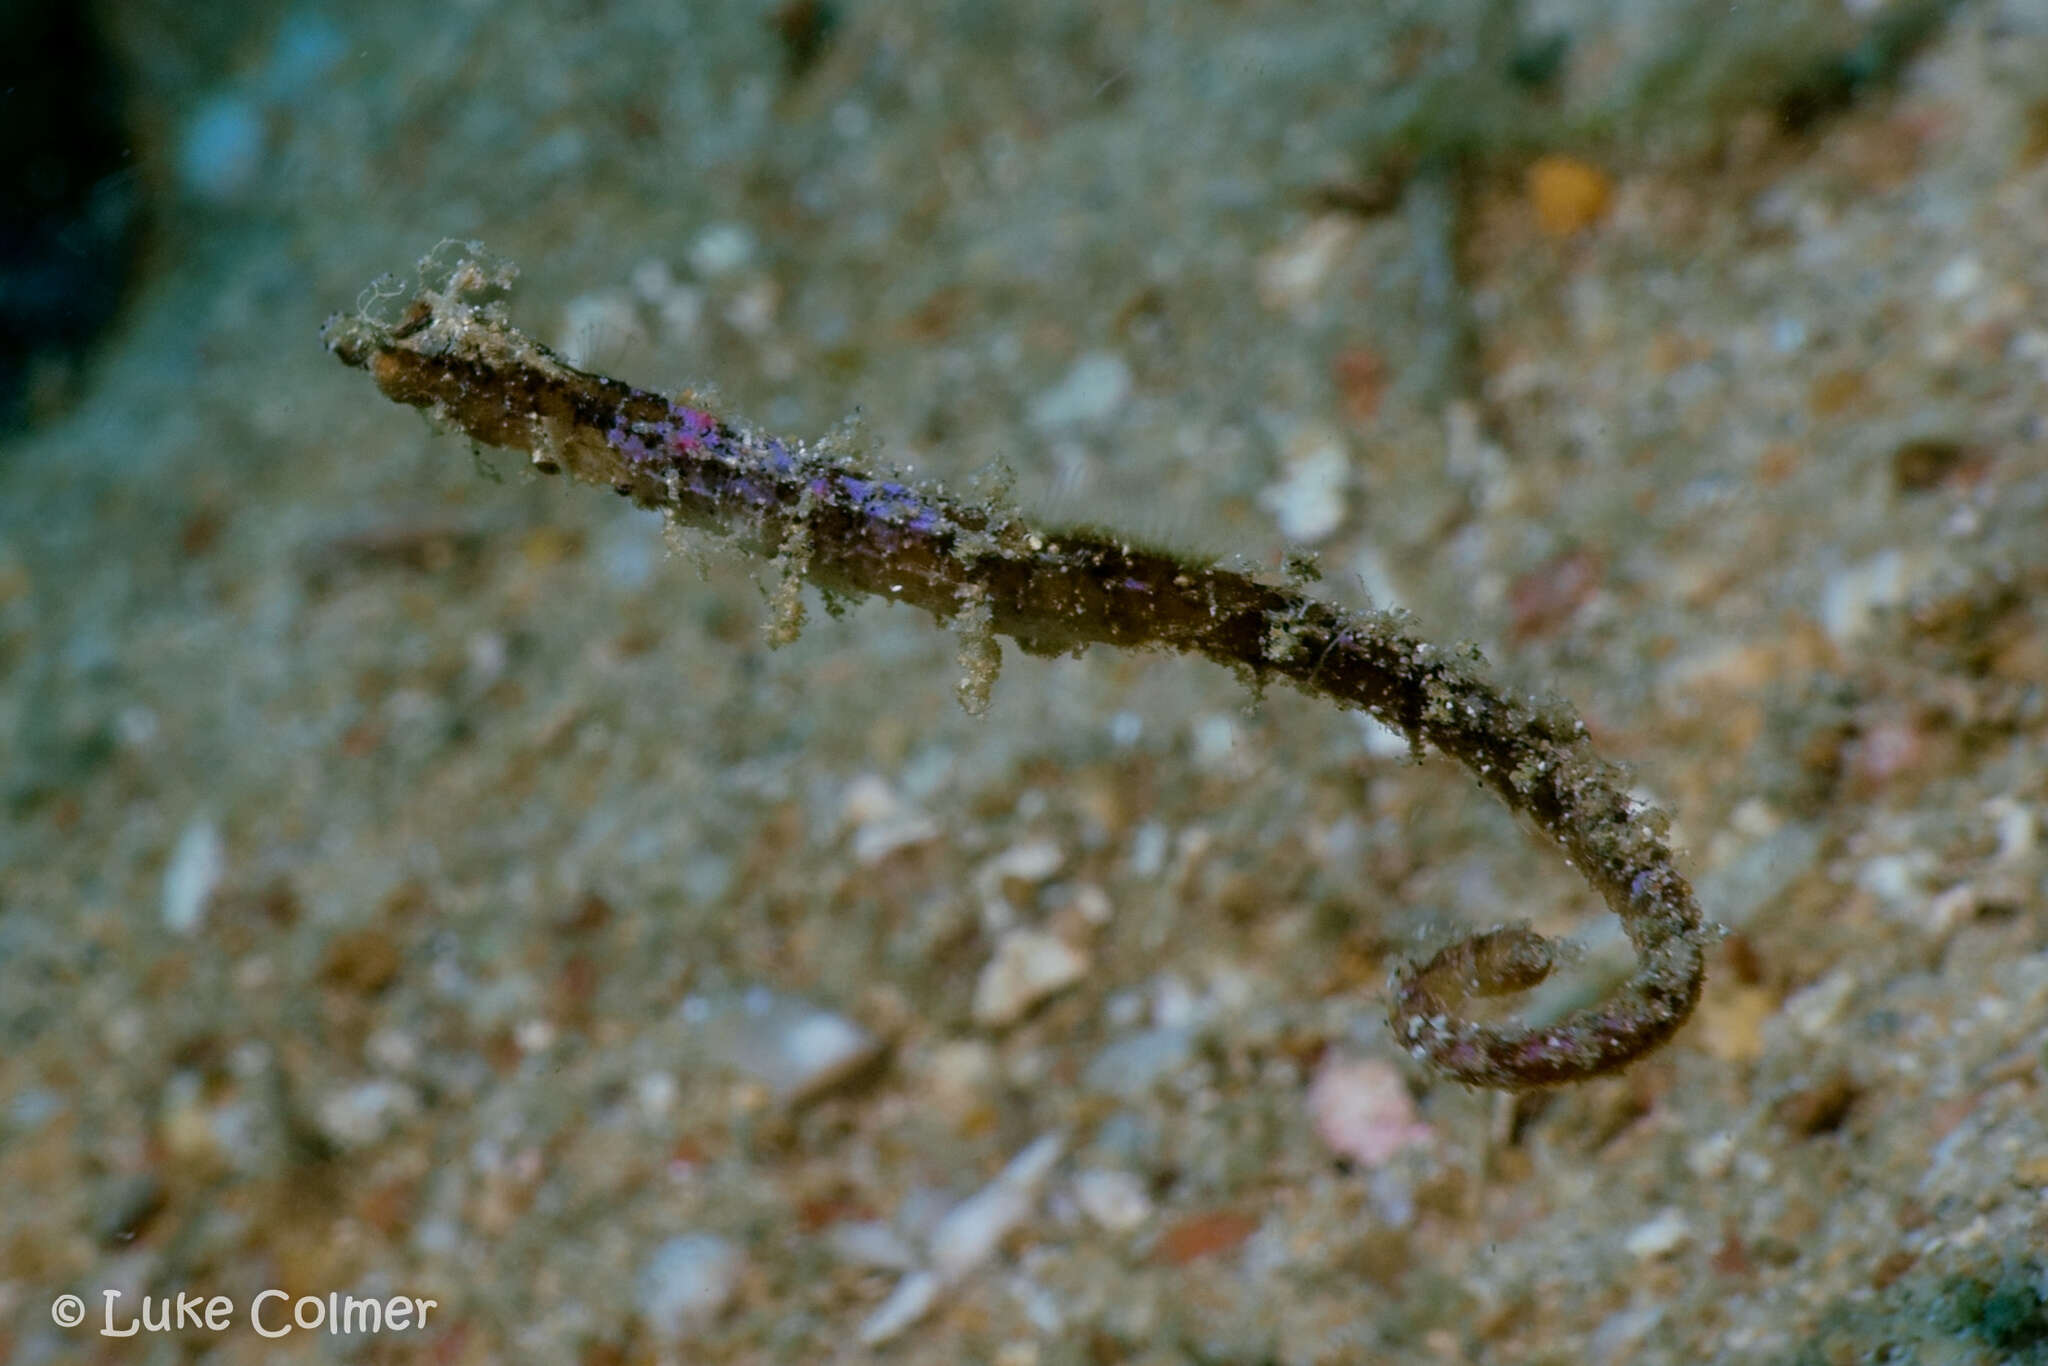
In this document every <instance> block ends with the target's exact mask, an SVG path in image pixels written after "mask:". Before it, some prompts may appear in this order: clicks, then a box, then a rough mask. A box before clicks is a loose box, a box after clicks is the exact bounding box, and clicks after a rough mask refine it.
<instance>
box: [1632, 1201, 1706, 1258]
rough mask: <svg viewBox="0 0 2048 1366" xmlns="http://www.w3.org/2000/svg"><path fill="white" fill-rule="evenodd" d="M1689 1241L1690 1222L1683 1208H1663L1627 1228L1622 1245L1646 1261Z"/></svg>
mask: <svg viewBox="0 0 2048 1366" xmlns="http://www.w3.org/2000/svg"><path fill="white" fill-rule="evenodd" d="M1691 1241H1692V1222H1691V1221H1690V1220H1688V1219H1687V1218H1686V1217H1685V1213H1684V1211H1682V1210H1678V1209H1663V1210H1659V1211H1658V1212H1657V1213H1656V1214H1655V1215H1654V1216H1653V1217H1651V1218H1650V1219H1648V1220H1646V1221H1645V1222H1643V1223H1640V1224H1637V1225H1636V1226H1635V1227H1634V1228H1632V1229H1630V1230H1629V1231H1628V1236H1627V1237H1625V1238H1623V1239H1622V1240H1621V1245H1622V1247H1623V1248H1624V1249H1625V1250H1626V1251H1627V1252H1628V1254H1629V1255H1630V1256H1631V1257H1634V1258H1635V1259H1636V1260H1637V1261H1643V1262H1647V1261H1653V1260H1655V1259H1656V1258H1658V1257H1668V1256H1670V1255H1671V1254H1672V1253H1674V1252H1676V1251H1678V1249H1679V1248H1681V1247H1683V1246H1685V1245H1686V1244H1687V1243H1689V1242H1691Z"/></svg>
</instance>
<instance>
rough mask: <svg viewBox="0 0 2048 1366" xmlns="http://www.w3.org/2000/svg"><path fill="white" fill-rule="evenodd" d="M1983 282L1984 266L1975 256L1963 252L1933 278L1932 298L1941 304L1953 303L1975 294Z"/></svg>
mask: <svg viewBox="0 0 2048 1366" xmlns="http://www.w3.org/2000/svg"><path fill="white" fill-rule="evenodd" d="M1983 282H1984V265H1983V263H1982V262H1981V261H1979V260H1978V259H1977V258H1976V257H1975V256H1973V255H1971V254H1969V253H1968V252H1965V253H1964V254H1963V255H1961V256H1958V257H1956V258H1955V259H1954V260H1952V261H1950V262H1949V263H1948V264H1947V265H1945V266H1943V267H1942V268H1941V270H1940V272H1939V273H1938V274H1936V275H1935V277H1934V297H1935V298H1937V299H1939V300H1941V301H1942V302H1943V303H1949V304H1952V303H1955V302H1957V301H1958V300H1961V299H1966V298H1968V297H1969V296H1970V295H1972V294H1974V293H1976V292H1977V288H1978V286H1979V285H1981V284H1982V283H1983Z"/></svg>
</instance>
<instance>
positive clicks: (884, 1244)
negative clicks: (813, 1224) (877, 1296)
mask: <svg viewBox="0 0 2048 1366" xmlns="http://www.w3.org/2000/svg"><path fill="white" fill-rule="evenodd" d="M825 1236H826V1239H827V1241H828V1242H830V1243H831V1245H832V1250H833V1252H835V1253H837V1254H838V1255H839V1258H840V1260H841V1261H845V1262H849V1263H851V1264H852V1265H854V1266H871V1267H880V1268H882V1269H883V1270H886V1271H908V1270H910V1268H911V1267H913V1266H915V1265H917V1253H916V1252H914V1251H912V1250H911V1247H910V1244H908V1243H906V1242H904V1241H903V1235H901V1234H899V1233H898V1232H897V1231H896V1230H895V1229H893V1228H891V1227H889V1225H887V1224H885V1223H883V1222H882V1221H881V1220H880V1219H849V1220H846V1221H844V1222H842V1223H837V1224H834V1225H833V1226H832V1230H831V1232H829V1233H828V1234H826V1235H825Z"/></svg>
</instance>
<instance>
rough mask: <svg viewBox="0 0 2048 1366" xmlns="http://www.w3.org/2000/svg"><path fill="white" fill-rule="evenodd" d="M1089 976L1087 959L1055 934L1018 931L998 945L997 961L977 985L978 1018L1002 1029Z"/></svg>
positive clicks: (991, 962) (983, 972) (992, 961)
mask: <svg viewBox="0 0 2048 1366" xmlns="http://www.w3.org/2000/svg"><path fill="white" fill-rule="evenodd" d="M1087 972H1088V955H1087V954H1085V953H1083V952H1082V951H1081V950H1079V949H1077V948H1075V947H1073V946H1072V945H1071V944H1068V943H1067V942H1066V941H1065V940H1064V939H1061V938H1060V937H1059V936H1058V935H1056V934H1049V933H1047V932H1046V931H1044V930H1033V929H1014V930H1007V931H1005V932H1004V933H1003V936H1002V938H1001V939H999V940H997V941H996V951H995V955H994V957H992V958H990V959H989V961H988V965H987V966H986V967H984V968H983V969H982V970H981V978H980V980H979V981H977V982H976V983H975V984H974V1019H975V1022H976V1023H978V1024H981V1025H985V1026H989V1027H992V1028H1000V1027H1001V1026H1003V1025H1007V1024H1013V1023H1015V1022H1016V1021H1018V1020H1020V1019H1022V1018H1023V1017H1024V1016H1025V1014H1026V1013H1028V1012H1029V1011H1030V1010H1031V1008H1032V1007H1033V1006H1035V1005H1037V1004H1038V1003H1039V1002H1040V1001H1043V1000H1045V999H1046V998H1047V997H1048V996H1051V995H1053V994H1054V993H1056V992H1060V991H1064V990H1065V989H1066V988H1068V987H1070V986H1072V985H1073V984H1074V983H1076V982H1078V981H1080V980H1081V978H1082V977H1083V976H1085V975H1086V974H1087Z"/></svg>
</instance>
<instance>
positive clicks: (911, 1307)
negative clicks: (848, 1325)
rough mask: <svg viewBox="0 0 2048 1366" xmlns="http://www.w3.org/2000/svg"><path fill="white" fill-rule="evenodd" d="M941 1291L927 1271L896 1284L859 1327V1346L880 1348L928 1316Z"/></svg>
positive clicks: (941, 1288)
mask: <svg viewBox="0 0 2048 1366" xmlns="http://www.w3.org/2000/svg"><path fill="white" fill-rule="evenodd" d="M944 1288H945V1287H944V1286H943V1285H942V1284H941V1283H940V1281H939V1278H938V1277H937V1276H936V1275H934V1274H933V1273H932V1272H929V1271H913V1272H911V1273H910V1274H909V1275H908V1276H905V1277H904V1278H903V1279H902V1280H900V1281H898V1282H896V1288H895V1289H894V1290H892V1291H890V1292H889V1298H888V1299H886V1300H883V1301H882V1302H881V1303H880V1304H879V1305H877V1306H875V1312H874V1313H872V1314H870V1315H868V1318H867V1322H865V1323H863V1324H862V1325H861V1326H860V1341H861V1345H862V1346H863V1347H879V1346H881V1345H882V1344H883V1343H885V1342H887V1341H888V1340H889V1339H890V1338H893V1337H895V1336H896V1335H897V1334H898V1333H900V1332H902V1331H903V1330H904V1329H906V1328H908V1327H909V1326H910V1325H911V1324H913V1323H916V1322H917V1321H918V1320H919V1319H921V1318H923V1317H924V1316H925V1315H926V1314H928V1313H930V1312H931V1308H932V1305H934V1304H936V1303H937V1302H938V1298H939V1291H941V1290H943V1289H944Z"/></svg>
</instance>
